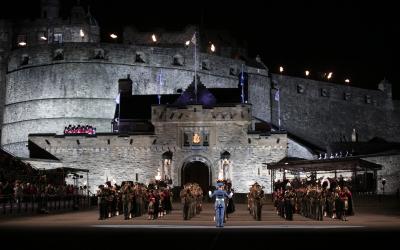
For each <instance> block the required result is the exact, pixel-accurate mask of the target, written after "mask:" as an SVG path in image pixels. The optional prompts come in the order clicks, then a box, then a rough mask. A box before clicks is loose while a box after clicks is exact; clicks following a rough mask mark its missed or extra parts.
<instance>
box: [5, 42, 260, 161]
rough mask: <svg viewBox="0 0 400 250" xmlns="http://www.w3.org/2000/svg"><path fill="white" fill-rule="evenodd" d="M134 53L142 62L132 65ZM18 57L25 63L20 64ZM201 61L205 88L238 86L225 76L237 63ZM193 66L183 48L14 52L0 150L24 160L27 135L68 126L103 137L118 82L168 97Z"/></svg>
mask: <svg viewBox="0 0 400 250" xmlns="http://www.w3.org/2000/svg"><path fill="white" fill-rule="evenodd" d="M57 49H62V50H63V53H64V58H63V59H62V60H54V52H55V50H57ZM97 49H102V50H104V55H105V58H104V59H94V55H95V51H96V50H97ZM137 53H140V54H141V55H142V57H143V58H144V60H145V63H138V62H135V58H136V54H137ZM24 56H28V57H29V62H28V64H26V65H21V60H22V58H23V57H24ZM174 56H180V57H181V58H183V59H184V64H183V66H174V65H173V64H172V63H173V58H174ZM202 61H207V63H209V65H210V69H209V70H199V71H198V73H199V75H200V77H201V81H202V82H203V83H204V84H205V85H206V86H207V87H211V88H212V87H218V88H235V87H237V86H238V77H237V75H231V74H230V72H231V68H233V69H234V72H235V73H236V74H238V73H239V72H240V71H239V69H240V65H241V61H238V60H233V59H228V58H222V57H217V56H212V55H208V54H201V55H200V58H199V62H198V65H201V62H202ZM193 65H194V61H193V51H192V50H191V49H186V48H174V49H168V48H165V49H160V48H155V47H143V46H129V45H121V44H118V45H117V44H90V43H80V44H74V43H71V44H63V45H42V46H34V47H30V48H23V49H18V50H15V51H13V52H12V54H11V57H10V62H9V63H8V73H7V76H6V82H7V84H6V85H7V86H6V98H5V110H4V115H3V117H4V121H3V129H2V135H3V136H2V145H3V147H5V148H6V149H7V150H9V151H11V152H13V153H15V154H17V155H19V156H25V157H26V156H28V151H27V148H26V145H25V144H26V142H27V138H28V134H29V133H49V132H50V133H62V131H63V129H64V127H65V126H67V125H68V124H90V125H93V126H95V127H96V128H97V131H98V132H109V131H110V130H111V129H110V122H111V120H112V118H113V116H114V112H115V102H114V100H115V97H116V96H117V92H118V80H119V79H121V78H126V77H127V76H128V75H130V78H131V79H132V81H133V90H132V92H133V94H158V93H159V91H161V93H165V94H172V93H177V90H178V89H185V88H186V87H187V86H188V84H189V83H190V82H191V81H192V78H193ZM161 69H162V74H163V79H164V81H163V86H162V87H161V88H160V87H159V85H158V81H157V77H158V75H159V74H160V71H161ZM263 72H264V73H265V71H263ZM257 77H258V80H257V81H258V82H257V84H258V85H261V84H262V80H263V79H265V81H266V79H267V77H266V76H264V78H263V77H262V75H261V74H259V75H258V76H257ZM260 105H261V103H260Z"/></svg>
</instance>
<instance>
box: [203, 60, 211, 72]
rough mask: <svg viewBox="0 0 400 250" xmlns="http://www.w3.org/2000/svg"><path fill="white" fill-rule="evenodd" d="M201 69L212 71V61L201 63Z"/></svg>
mask: <svg viewBox="0 0 400 250" xmlns="http://www.w3.org/2000/svg"><path fill="white" fill-rule="evenodd" d="M201 69H202V70H210V69H211V67H210V61H209V60H204V61H202V62H201Z"/></svg>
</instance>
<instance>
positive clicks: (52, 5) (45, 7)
mask: <svg viewBox="0 0 400 250" xmlns="http://www.w3.org/2000/svg"><path fill="white" fill-rule="evenodd" d="M40 16H41V17H42V18H45V19H46V18H47V19H56V18H58V17H59V16H60V1H59V0H41V15H40Z"/></svg>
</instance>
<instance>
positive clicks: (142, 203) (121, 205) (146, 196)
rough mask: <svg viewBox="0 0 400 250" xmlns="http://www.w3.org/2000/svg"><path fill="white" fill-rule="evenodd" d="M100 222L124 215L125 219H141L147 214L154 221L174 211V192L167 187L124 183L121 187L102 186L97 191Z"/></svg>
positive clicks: (108, 183) (161, 184)
mask: <svg viewBox="0 0 400 250" xmlns="http://www.w3.org/2000/svg"><path fill="white" fill-rule="evenodd" d="M97 197H98V206H99V214H100V216H99V220H104V219H107V218H110V217H112V216H118V215H119V214H122V213H123V214H124V219H125V220H128V219H131V218H134V217H140V216H142V215H144V214H146V213H147V215H148V219H149V220H153V219H157V218H160V217H163V216H164V215H166V214H168V213H170V211H171V210H172V191H171V190H170V188H169V187H168V186H167V185H163V183H159V185H153V184H149V185H148V186H146V185H144V184H142V183H133V182H132V181H126V182H122V184H121V185H117V184H115V185H114V186H112V185H111V183H110V182H107V183H106V185H100V186H99V190H98V191H97Z"/></svg>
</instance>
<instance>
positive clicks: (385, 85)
mask: <svg viewBox="0 0 400 250" xmlns="http://www.w3.org/2000/svg"><path fill="white" fill-rule="evenodd" d="M378 89H379V90H380V91H382V92H384V93H386V95H387V97H388V99H389V100H391V99H392V84H390V82H388V80H386V78H384V79H383V80H382V81H381V82H380V83H379V84H378Z"/></svg>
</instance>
